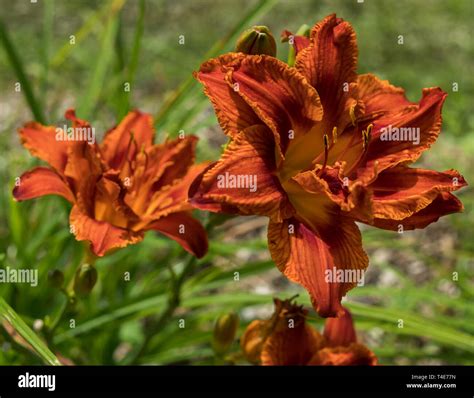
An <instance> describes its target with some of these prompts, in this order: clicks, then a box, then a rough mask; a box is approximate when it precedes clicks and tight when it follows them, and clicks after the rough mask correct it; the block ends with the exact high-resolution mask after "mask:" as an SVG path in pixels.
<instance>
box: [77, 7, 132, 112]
mask: <svg viewBox="0 0 474 398" xmlns="http://www.w3.org/2000/svg"><path fill="white" fill-rule="evenodd" d="M114 3H117V4H121V3H123V1H118V2H117V1H115V2H114ZM117 28H118V19H117V17H116V15H115V14H112V15H111V17H110V19H109V21H108V23H107V25H106V28H105V31H104V33H103V36H102V43H101V50H100V56H99V57H98V58H97V63H96V65H95V67H94V71H93V74H92V78H91V79H90V84H89V86H88V88H87V89H86V92H85V94H84V95H83V96H82V99H81V101H80V102H79V104H78V106H77V113H78V115H79V117H81V118H83V119H89V118H90V116H91V113H92V111H93V110H94V109H95V108H96V106H97V102H98V99H99V97H100V93H101V90H102V87H103V85H104V81H105V79H106V76H107V70H108V67H109V65H110V63H111V61H112V58H113V50H114V46H113V42H114V39H115V35H116V31H117Z"/></svg>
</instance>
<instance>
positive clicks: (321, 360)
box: [240, 299, 377, 366]
mask: <svg viewBox="0 0 474 398" xmlns="http://www.w3.org/2000/svg"><path fill="white" fill-rule="evenodd" d="M274 302H275V312H274V313H273V315H272V317H271V318H270V319H268V320H265V321H261V320H255V321H253V322H252V323H250V325H249V326H248V327H247V330H246V331H245V332H244V334H243V336H242V338H241V340H240V345H241V348H242V351H243V353H244V355H245V357H246V358H247V359H248V361H249V362H252V363H255V364H262V365H338V366H342V365H377V357H376V356H375V355H374V353H373V352H372V351H370V350H369V349H368V348H367V347H365V346H364V345H362V344H360V343H358V342H357V338H356V332H355V330H354V325H353V322H352V317H351V314H350V312H349V311H348V310H347V309H345V308H343V313H342V315H341V316H340V317H339V318H330V319H327V320H326V324H325V327H324V333H323V335H321V334H320V333H319V332H318V331H317V330H316V329H314V328H313V327H311V326H310V325H308V324H307V323H306V316H307V314H308V311H307V310H305V309H303V308H302V307H301V306H298V305H296V304H292V303H291V300H285V301H281V300H278V299H275V300H274Z"/></svg>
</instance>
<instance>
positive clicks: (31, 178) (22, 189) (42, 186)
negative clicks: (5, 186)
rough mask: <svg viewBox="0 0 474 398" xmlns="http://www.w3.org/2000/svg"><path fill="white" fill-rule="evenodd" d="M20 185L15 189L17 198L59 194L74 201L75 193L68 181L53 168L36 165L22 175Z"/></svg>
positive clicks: (24, 198) (25, 198)
mask: <svg viewBox="0 0 474 398" xmlns="http://www.w3.org/2000/svg"><path fill="white" fill-rule="evenodd" d="M19 182H20V185H17V186H15V188H14V189H13V196H14V198H15V199H16V200H18V201H22V200H27V199H33V198H38V197H40V196H44V195H59V196H62V197H63V198H65V199H66V200H67V201H69V202H71V203H73V202H74V200H75V199H74V195H73V193H72V192H71V190H70V189H69V187H68V186H67V184H66V182H65V181H64V180H63V179H62V178H61V177H60V176H59V175H58V174H57V173H56V172H55V171H53V170H51V169H48V168H46V167H36V168H34V169H33V170H30V171H27V172H26V173H24V174H23V175H22V176H21V177H20V180H19Z"/></svg>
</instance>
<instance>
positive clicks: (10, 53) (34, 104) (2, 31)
mask: <svg viewBox="0 0 474 398" xmlns="http://www.w3.org/2000/svg"><path fill="white" fill-rule="evenodd" d="M0 43H1V44H2V46H3V48H4V49H5V52H6V54H7V58H8V60H9V62H10V64H11V66H12V69H13V71H14V72H15V74H16V77H17V79H18V82H19V83H20V85H21V91H22V93H23V94H24V96H25V99H26V102H27V103H28V106H29V107H30V110H31V113H32V114H33V116H34V118H35V119H36V121H38V122H40V123H42V124H46V118H45V117H44V112H43V109H42V107H41V105H40V103H39V102H38V101H37V100H36V97H35V95H34V92H33V88H32V86H31V84H30V82H29V80H28V78H27V77H26V73H25V69H24V67H23V62H22V60H21V58H20V57H19V55H18V52H17V50H16V48H15V45H14V44H13V42H12V40H11V38H10V36H9V33H8V31H7V28H6V26H5V25H4V23H3V21H1V20H0Z"/></svg>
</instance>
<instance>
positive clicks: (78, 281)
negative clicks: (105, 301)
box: [74, 264, 97, 296]
mask: <svg viewBox="0 0 474 398" xmlns="http://www.w3.org/2000/svg"><path fill="white" fill-rule="evenodd" d="M96 282H97V270H96V269H95V267H94V266H93V265H91V264H83V265H81V266H80V267H79V269H78V270H77V271H76V276H75V278H74V292H75V293H76V294H78V295H79V296H85V295H87V294H89V293H90V292H91V291H92V289H93V288H94V286H95V284H96Z"/></svg>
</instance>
